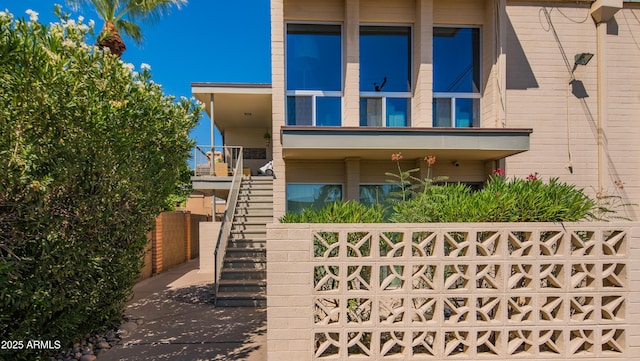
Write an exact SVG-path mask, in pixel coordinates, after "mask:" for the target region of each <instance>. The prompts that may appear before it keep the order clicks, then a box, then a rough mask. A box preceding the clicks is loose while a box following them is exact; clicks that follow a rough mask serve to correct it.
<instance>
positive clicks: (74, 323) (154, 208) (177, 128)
mask: <svg viewBox="0 0 640 361" xmlns="http://www.w3.org/2000/svg"><path fill="white" fill-rule="evenodd" d="M35 18H36V15H35V14H34V13H32V16H31V19H30V20H31V21H25V20H15V19H14V18H13V15H11V14H8V13H5V12H0V84H2V86H0V282H1V283H0V284H1V285H2V287H0V340H60V341H62V346H63V347H66V346H67V345H68V343H69V342H70V341H71V340H73V339H76V338H77V337H79V336H81V335H83V334H85V333H89V332H95V331H97V330H99V329H100V328H102V327H105V326H109V325H110V323H111V322H114V321H117V320H118V319H119V318H120V317H121V313H122V310H123V307H124V302H125V301H126V300H127V299H128V298H129V297H130V295H131V289H132V287H133V285H134V283H135V282H136V280H137V278H138V274H139V271H140V266H141V255H142V254H143V250H144V246H145V245H146V243H147V240H146V237H145V234H146V233H147V232H148V231H149V230H150V227H151V226H152V225H153V221H154V219H155V216H156V215H157V214H158V213H159V212H160V211H161V209H162V208H163V206H164V205H165V201H166V199H167V197H168V196H169V194H171V193H172V192H173V191H174V190H175V184H176V182H177V180H178V178H179V174H180V170H181V169H182V168H183V166H184V164H185V162H186V159H187V158H188V156H189V150H190V148H191V141H190V140H189V130H190V129H191V128H192V127H193V126H194V125H195V124H196V122H197V120H198V118H199V114H200V111H201V107H200V106H199V105H197V104H195V103H194V102H193V101H191V100H189V99H186V98H183V99H180V100H177V101H176V99H175V98H173V97H171V96H166V95H164V94H163V92H162V89H161V87H160V86H159V85H157V84H154V83H153V82H152V81H151V73H150V71H149V69H148V67H146V66H145V67H143V68H142V69H141V71H140V72H139V73H136V72H134V71H132V68H133V66H132V65H129V64H125V63H123V62H122V61H121V60H120V59H118V58H116V57H113V56H107V55H105V54H103V52H101V51H99V50H98V49H97V48H96V47H93V46H89V45H87V44H86V43H85V42H84V39H85V37H87V36H88V35H89V33H90V32H91V30H92V29H91V28H90V27H89V26H87V25H85V24H83V23H82V21H77V22H76V21H70V20H69V19H67V18H65V19H63V21H62V23H55V24H52V25H51V26H50V27H49V26H44V25H42V24H40V23H38V22H37V21H36V20H37V19H35ZM30 352H33V353H30V354H29V353H22V352H21V353H16V354H9V355H5V354H2V355H1V356H0V358H3V359H12V360H16V359H17V360H20V359H24V360H37V359H38V358H40V357H43V355H41V354H39V353H38V351H37V350H32V351H30Z"/></svg>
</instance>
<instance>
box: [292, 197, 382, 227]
mask: <svg viewBox="0 0 640 361" xmlns="http://www.w3.org/2000/svg"><path fill="white" fill-rule="evenodd" d="M384 214H385V210H384V208H383V207H382V206H381V205H378V204H375V205H372V206H365V205H363V204H360V203H358V202H353V201H347V202H342V201H340V202H333V203H329V204H327V205H326V206H324V207H323V208H322V209H320V210H314V209H311V208H306V209H305V210H304V211H303V212H302V213H287V214H285V215H284V216H283V217H281V218H280V222H282V223H381V222H383V221H384Z"/></svg>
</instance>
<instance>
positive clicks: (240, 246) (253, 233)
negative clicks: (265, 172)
mask: <svg viewBox="0 0 640 361" xmlns="http://www.w3.org/2000/svg"><path fill="white" fill-rule="evenodd" d="M271 222H273V178H272V177H245V178H243V180H242V183H241V185H240V193H239V194H238V202H237V204H236V211H235V214H234V217H233V225H232V227H231V235H230V238H229V243H228V244H227V250H226V253H225V255H224V264H223V267H222V270H221V276H220V283H219V285H218V294H217V297H216V305H217V306H223V307H252V306H253V307H255V306H266V304H267V298H266V296H267V224H268V223H271Z"/></svg>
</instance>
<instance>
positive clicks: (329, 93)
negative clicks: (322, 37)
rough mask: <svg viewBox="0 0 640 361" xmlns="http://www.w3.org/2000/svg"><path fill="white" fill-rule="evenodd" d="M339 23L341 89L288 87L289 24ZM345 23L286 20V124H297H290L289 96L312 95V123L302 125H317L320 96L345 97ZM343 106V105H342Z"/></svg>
mask: <svg viewBox="0 0 640 361" xmlns="http://www.w3.org/2000/svg"><path fill="white" fill-rule="evenodd" d="M291 24H293V25H337V26H339V27H340V84H341V88H342V89H341V90H340V91H333V90H332V91H327V90H289V89H288V85H287V84H288V83H289V80H288V77H287V74H288V69H289V65H288V62H287V58H288V57H287V53H288V48H289V46H288V44H287V42H288V41H287V38H288V35H289V32H288V28H289V25H291ZM344 69H345V65H344V23H343V22H339V21H337V22H336V21H295V20H291V21H285V22H284V90H285V124H286V125H293V126H297V124H289V111H288V109H287V108H288V106H287V104H288V101H289V97H311V125H301V126H311V127H315V126H317V125H316V124H317V114H316V110H317V106H316V100H317V98H318V97H338V98H340V99H341V100H342V99H343V97H344V76H345V74H344ZM341 108H342V106H341ZM340 113H341V114H340V125H342V109H341V111H340Z"/></svg>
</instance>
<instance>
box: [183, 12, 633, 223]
mask: <svg viewBox="0 0 640 361" xmlns="http://www.w3.org/2000/svg"><path fill="white" fill-rule="evenodd" d="M271 52H272V84H271V85H270V86H269V85H255V84H254V85H237V84H233V85H228V84H211V83H204V84H203V83H194V84H193V91H194V94H195V95H196V96H197V97H198V98H199V99H200V100H201V101H203V102H204V103H205V104H206V105H207V110H208V111H209V112H210V114H211V115H212V116H213V118H214V121H215V122H216V124H217V125H218V127H219V128H220V129H221V132H222V133H223V137H224V138H225V144H228V145H243V146H245V147H260V148H262V147H265V148H264V149H265V150H264V152H260V151H252V152H249V153H250V154H254V155H256V154H262V155H261V156H264V159H262V158H259V157H258V159H257V160H256V161H255V162H254V163H255V164H254V165H252V169H253V171H254V173H255V170H256V169H257V167H258V166H259V165H260V163H265V162H266V161H268V160H273V167H274V174H275V175H276V177H275V180H274V217H275V218H278V217H279V216H282V215H283V214H284V213H285V212H287V211H295V210H298V209H301V208H303V207H306V206H309V205H314V206H320V205H322V204H323V203H324V202H326V201H332V200H336V199H345V200H360V201H363V202H371V201H374V200H376V199H377V198H378V197H379V196H380V195H382V196H384V194H385V193H386V192H388V190H389V189H388V186H387V185H385V184H386V179H388V176H386V175H385V173H386V172H396V173H397V167H396V163H395V162H393V161H391V154H392V153H397V152H401V153H402V154H403V160H402V166H403V168H404V169H405V170H406V169H410V168H420V173H421V174H420V176H425V175H426V168H427V165H426V163H425V162H424V158H425V157H426V156H429V155H434V156H436V159H437V162H436V164H435V165H434V166H433V175H434V176H448V177H449V180H450V181H456V182H458V181H459V182H465V183H469V184H477V185H480V184H482V182H484V181H485V180H486V179H487V178H488V177H489V175H490V174H491V171H492V170H493V169H495V168H503V169H504V170H505V171H506V175H507V176H508V177H512V176H516V177H526V176H527V175H529V174H531V173H535V172H537V173H539V174H540V175H541V176H542V178H543V179H549V178H551V177H558V178H560V180H561V181H564V182H569V183H572V184H575V185H576V186H578V187H579V188H583V189H585V190H586V192H587V193H589V194H590V195H592V196H601V197H603V199H609V200H612V199H614V200H615V202H617V203H618V204H621V203H626V204H631V203H640V171H639V170H638V167H637V159H638V156H640V142H638V141H637V139H638V136H639V135H640V134H639V133H640V126H639V125H638V124H637V119H638V117H639V116H640V2H637V1H624V2H623V1H621V0H618V1H616V0H606V1H601V0H599V1H595V2H593V1H578V2H576V1H516V0H513V1H506V0H394V1H385V0H323V1H313V0H272V1H271ZM269 100H270V102H269ZM234 112H235V114H236V115H235V118H234V116H233V114H232V113H234ZM249 118H252V119H249ZM267 135H268V136H267ZM263 138H264V139H263ZM267 138H268V139H267ZM262 144H265V145H264V146H263V145H262ZM609 196H615V197H609ZM618 210H619V211H620V212H621V214H622V215H623V216H625V217H629V218H632V219H638V215H639V213H638V210H637V209H636V208H634V207H633V206H629V207H624V206H621V207H620V208H619V209H618Z"/></svg>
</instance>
